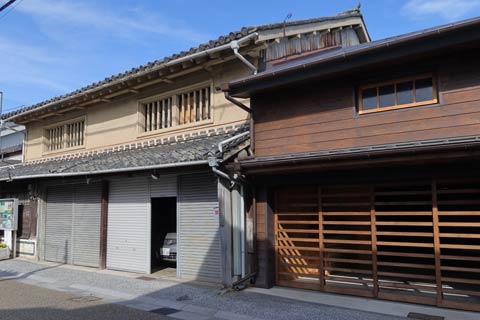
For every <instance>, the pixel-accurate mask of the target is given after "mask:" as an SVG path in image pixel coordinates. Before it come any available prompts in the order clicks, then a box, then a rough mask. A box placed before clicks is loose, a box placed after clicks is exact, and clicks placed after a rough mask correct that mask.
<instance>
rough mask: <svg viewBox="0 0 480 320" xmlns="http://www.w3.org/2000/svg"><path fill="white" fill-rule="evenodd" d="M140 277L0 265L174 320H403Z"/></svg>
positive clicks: (1, 272) (29, 279)
mask: <svg viewBox="0 0 480 320" xmlns="http://www.w3.org/2000/svg"><path fill="white" fill-rule="evenodd" d="M140 276H141V275H138V274H132V273H123V272H112V271H99V270H97V269H90V268H81V267H73V266H66V265H57V264H52V263H34V262H28V261H24V260H18V259H17V260H7V261H0V286H1V281H2V279H15V280H16V281H19V282H22V283H25V284H29V285H34V286H37V287H43V288H47V289H51V290H56V291H62V292H66V293H68V294H73V295H76V296H95V297H100V298H102V299H104V301H105V302H110V303H118V304H121V305H124V306H128V307H131V308H134V309H139V310H144V311H151V310H158V309H162V310H163V311H165V313H164V314H168V317H171V318H176V319H197V320H207V319H230V320H236V319H238V320H254V319H257V320H258V319H263V320H270V319H272V320H273V319H275V320H287V319H288V320H304V319H322V320H357V319H362V320H394V319H406V318H403V317H395V316H387V315H384V314H378V313H371V312H364V311H357V310H351V309H346V308H342V307H338V306H336V307H335V306H327V305H321V304H316V303H310V302H303V301H298V300H294V299H288V298H284V297H277V296H273V295H267V294H263V293H257V292H250V291H248V290H247V291H241V292H230V293H226V294H223V295H220V294H219V293H220V290H219V288H218V287H214V286H207V285H200V284H199V283H195V282H180V281H176V280H165V279H162V280H157V279H153V280H146V279H148V278H146V277H143V280H142V279H138V278H139V277H140Z"/></svg>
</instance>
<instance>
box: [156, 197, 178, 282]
mask: <svg viewBox="0 0 480 320" xmlns="http://www.w3.org/2000/svg"><path fill="white" fill-rule="evenodd" d="M151 208H152V213H151V214H152V223H151V225H152V230H151V231H152V233H151V235H152V236H151V237H152V238H151V242H152V243H151V266H152V273H159V272H160V273H161V274H160V275H165V276H171V277H175V276H176V264H177V198H176V197H162V198H152V200H151Z"/></svg>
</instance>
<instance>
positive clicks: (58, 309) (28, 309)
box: [0, 280, 171, 320]
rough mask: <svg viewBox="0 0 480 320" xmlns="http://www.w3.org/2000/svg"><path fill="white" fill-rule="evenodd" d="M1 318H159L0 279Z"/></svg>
mask: <svg viewBox="0 0 480 320" xmlns="http://www.w3.org/2000/svg"><path fill="white" fill-rule="evenodd" d="M0 319H1V320H47V319H48V320H52V319H55V320H56V319H62V320H63V319H65V320H77V319H78V320H90V319H92V320H93V319H99V320H110V319H115V320H124V319H125V320H126V319H135V320H143V319H145V320H162V319H165V320H166V319H171V318H168V317H165V316H161V315H157V314H154V313H150V312H146V311H141V310H136V309H131V308H128V307H125V306H121V305H116V304H109V303H105V302H104V301H102V300H101V299H99V298H96V297H78V296H74V295H71V294H68V293H64V292H59V291H53V290H49V289H44V288H39V287H35V286H30V285H26V284H23V283H19V282H17V281H13V280H0Z"/></svg>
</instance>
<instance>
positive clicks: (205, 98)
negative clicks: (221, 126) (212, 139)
mask: <svg viewBox="0 0 480 320" xmlns="http://www.w3.org/2000/svg"><path fill="white" fill-rule="evenodd" d="M141 108H142V121H141V123H142V125H143V130H142V131H143V132H151V131H156V130H161V129H167V128H171V127H175V126H180V125H188V124H194V123H197V122H200V121H204V120H210V119H211V118H212V111H211V89H210V87H209V86H208V87H204V88H200V89H196V90H191V91H187V92H184V93H180V94H175V95H172V96H169V97H166V98H161V99H158V100H154V101H151V102H147V103H142V105H141Z"/></svg>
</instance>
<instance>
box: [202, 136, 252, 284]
mask: <svg viewBox="0 0 480 320" xmlns="http://www.w3.org/2000/svg"><path fill="white" fill-rule="evenodd" d="M249 133H250V132H249V131H246V132H242V133H240V134H238V135H236V136H233V137H230V138H228V139H225V140H223V141H221V142H220V143H219V144H218V151H220V153H223V146H224V145H225V144H227V143H229V142H231V141H233V140H235V139H238V138H241V137H244V136H246V135H248V134H249ZM208 164H209V166H210V167H211V168H212V171H213V173H214V174H215V175H217V176H219V177H221V178H224V179H226V180H228V181H230V183H231V185H230V189H232V188H233V186H234V185H235V184H238V185H239V186H240V187H241V190H243V187H244V186H245V184H244V183H243V182H242V181H240V179H239V178H238V177H233V178H232V177H230V175H228V174H227V173H225V172H223V171H221V170H219V169H218V166H219V160H218V159H217V158H215V157H211V158H209V159H208ZM241 201H244V200H243V192H242V193H241ZM244 219H245V212H244V209H243V205H242V209H241V220H244ZM240 238H241V241H242V243H243V242H244V241H245V240H244V239H245V231H244V230H243V231H242V236H241V237H240ZM241 254H242V259H241V260H242V262H241V264H242V278H240V279H239V280H237V281H235V282H233V283H232V285H231V288H232V289H233V290H242V289H245V288H246V286H245V282H247V281H248V280H250V279H252V278H255V276H256V272H253V273H250V274H248V275H244V265H245V260H244V259H245V256H244V255H245V247H244V244H243V245H242V246H241Z"/></svg>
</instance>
